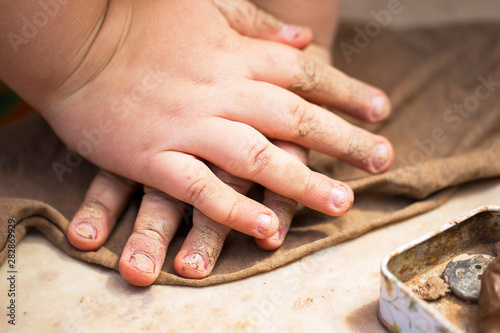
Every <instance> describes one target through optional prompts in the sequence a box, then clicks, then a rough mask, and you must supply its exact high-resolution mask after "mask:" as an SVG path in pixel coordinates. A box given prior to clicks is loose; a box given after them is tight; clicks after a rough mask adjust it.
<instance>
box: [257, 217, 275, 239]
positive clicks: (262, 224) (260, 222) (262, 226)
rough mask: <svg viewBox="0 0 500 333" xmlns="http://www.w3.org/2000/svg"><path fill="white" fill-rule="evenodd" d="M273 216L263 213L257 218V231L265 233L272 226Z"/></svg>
mask: <svg viewBox="0 0 500 333" xmlns="http://www.w3.org/2000/svg"><path fill="white" fill-rule="evenodd" d="M271 221H272V217H271V216H270V215H267V214H262V215H260V216H259V218H258V219H257V232H258V233H259V234H265V233H266V232H267V231H268V230H269V228H270V227H271Z"/></svg>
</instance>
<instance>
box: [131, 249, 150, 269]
mask: <svg viewBox="0 0 500 333" xmlns="http://www.w3.org/2000/svg"><path fill="white" fill-rule="evenodd" d="M129 263H130V264H131V265H132V266H134V267H135V268H137V269H138V270H140V271H142V272H146V273H154V271H155V264H154V262H153V260H152V259H151V258H150V257H149V256H148V255H146V254H144V253H140V252H137V253H134V255H133V256H132V257H131V258H130V260H129Z"/></svg>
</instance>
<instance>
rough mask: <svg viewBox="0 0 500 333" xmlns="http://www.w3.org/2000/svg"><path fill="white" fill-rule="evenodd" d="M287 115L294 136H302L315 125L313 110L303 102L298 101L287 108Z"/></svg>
mask: <svg viewBox="0 0 500 333" xmlns="http://www.w3.org/2000/svg"><path fill="white" fill-rule="evenodd" d="M289 116H290V117H289V118H290V126H289V127H290V129H291V130H292V135H294V136H297V137H304V136H306V135H307V134H309V133H310V132H311V131H313V130H314V129H316V127H317V121H316V119H315V116H314V110H313V109H312V108H309V107H307V105H305V104H304V103H298V104H296V105H293V106H292V107H291V108H289Z"/></svg>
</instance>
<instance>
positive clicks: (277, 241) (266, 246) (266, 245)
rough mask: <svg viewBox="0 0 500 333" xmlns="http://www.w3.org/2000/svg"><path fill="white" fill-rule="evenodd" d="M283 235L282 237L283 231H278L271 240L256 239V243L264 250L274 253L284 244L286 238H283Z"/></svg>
mask: <svg viewBox="0 0 500 333" xmlns="http://www.w3.org/2000/svg"><path fill="white" fill-rule="evenodd" d="M281 235H282V233H281V231H280V230H278V231H276V233H275V234H274V235H273V236H271V237H269V238H266V239H256V238H255V243H256V244H257V246H259V247H260V248H261V249H263V250H266V251H273V250H276V249H277V248H279V247H280V246H281V245H282V244H283V241H284V238H283V237H281Z"/></svg>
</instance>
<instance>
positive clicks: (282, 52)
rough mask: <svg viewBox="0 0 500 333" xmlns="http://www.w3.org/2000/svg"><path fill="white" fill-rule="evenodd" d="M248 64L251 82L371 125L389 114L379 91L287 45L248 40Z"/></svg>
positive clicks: (385, 101) (389, 107) (387, 101)
mask: <svg viewBox="0 0 500 333" xmlns="http://www.w3.org/2000/svg"><path fill="white" fill-rule="evenodd" d="M246 45H247V46H246V47H248V52H246V54H247V59H246V62H247V64H248V66H249V69H250V71H251V73H252V78H253V79H254V80H257V81H265V82H268V83H272V84H274V85H278V86H280V87H282V88H286V89H290V90H292V91H294V92H296V93H298V94H299V95H300V96H302V97H304V98H306V99H308V100H310V101H312V102H314V103H316V104H321V105H327V106H330V107H334V108H337V109H339V110H340V111H343V112H346V113H348V114H350V115H352V116H354V117H357V118H359V119H361V120H365V121H369V122H379V121H382V120H384V119H386V118H387V117H388V116H389V114H390V109H391V105H390V101H389V99H388V97H387V96H386V94H385V93H383V92H382V91H381V90H380V89H378V88H375V87H373V86H370V85H368V84H366V83H363V82H361V81H359V80H356V79H353V78H351V77H349V76H347V75H346V74H344V73H342V72H341V71H339V70H338V69H335V68H334V67H331V66H329V65H328V64H326V63H323V62H320V61H317V60H315V58H314V57H312V56H310V55H307V54H305V53H303V52H300V51H298V50H294V49H293V48H290V47H287V46H286V45H280V44H277V43H274V44H273V43H269V42H266V41H262V40H253V39H252V40H248V43H246Z"/></svg>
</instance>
